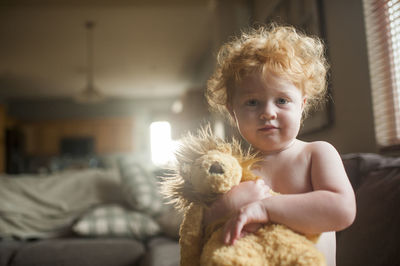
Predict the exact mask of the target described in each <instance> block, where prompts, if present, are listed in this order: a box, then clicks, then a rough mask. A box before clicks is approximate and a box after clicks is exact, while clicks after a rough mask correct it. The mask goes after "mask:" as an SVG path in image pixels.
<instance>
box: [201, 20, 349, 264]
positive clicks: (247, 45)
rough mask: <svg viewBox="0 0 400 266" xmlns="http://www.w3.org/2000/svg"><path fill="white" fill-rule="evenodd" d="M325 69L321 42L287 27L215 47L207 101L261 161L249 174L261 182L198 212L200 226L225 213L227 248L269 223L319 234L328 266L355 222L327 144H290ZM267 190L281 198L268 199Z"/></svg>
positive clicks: (317, 94)
mask: <svg viewBox="0 0 400 266" xmlns="http://www.w3.org/2000/svg"><path fill="white" fill-rule="evenodd" d="M327 68H328V65H327V62H326V59H325V57H324V47H323V44H322V42H321V41H320V40H319V39H318V38H314V37H308V36H306V35H304V34H302V33H300V32H299V31H297V30H295V29H294V28H293V27H283V26H276V25H271V26H270V27H268V28H260V29H257V30H253V31H251V32H248V33H244V34H243V35H242V36H241V38H238V39H236V40H233V41H231V42H229V43H227V44H225V45H223V46H222V48H221V50H220V52H219V54H218V64H217V68H216V71H215V73H214V75H213V76H212V78H211V79H210V80H209V83H208V87H207V95H206V96H207V99H208V102H209V104H210V105H211V106H212V107H214V108H216V109H217V110H218V111H221V112H223V113H225V114H227V116H228V117H229V119H231V121H232V122H233V123H234V124H235V125H236V126H237V128H238V130H239V132H240V134H241V136H242V137H243V138H244V139H245V140H246V141H247V142H248V143H249V144H250V145H251V146H252V147H253V148H254V149H255V150H257V151H258V152H259V153H260V154H261V156H262V159H263V160H262V161H261V162H260V163H258V164H257V165H256V166H255V167H254V170H253V171H254V173H255V174H256V175H258V176H260V177H262V180H261V181H257V182H253V181H249V182H244V183H241V184H239V185H238V186H236V187H234V188H232V189H231V190H230V191H229V192H228V193H226V194H225V195H224V196H222V197H221V198H220V199H219V200H217V201H216V202H215V203H214V204H213V205H212V206H211V208H210V209H209V211H208V212H206V214H205V219H204V223H205V224H209V223H211V222H212V221H214V220H216V219H219V218H220V217H223V216H225V215H228V214H231V218H230V219H229V220H228V222H227V223H226V225H225V227H224V241H225V243H226V244H234V242H235V240H237V239H238V238H240V237H241V236H243V235H244V234H246V233H248V232H253V231H254V230H256V229H257V228H258V227H259V226H257V225H260V224H264V223H267V222H269V221H271V222H274V223H280V224H285V225H287V226H288V227H290V228H292V229H293V230H295V231H298V232H300V233H304V234H316V233H322V235H321V237H320V240H319V242H318V243H317V248H318V249H319V250H321V252H322V253H323V254H324V255H325V257H326V260H327V264H328V265H335V247H336V243H335V241H336V240H335V231H338V230H342V229H344V228H346V227H348V226H350V225H351V224H352V222H353V220H354V218H355V213H356V207H355V198H354V192H353V190H352V187H351V185H350V182H349V181H348V178H347V175H346V172H345V170H344V167H343V164H342V161H341V158H340V156H339V154H338V152H337V151H336V150H335V148H334V147H333V146H332V145H330V144H328V143H327V142H323V141H317V142H304V141H301V140H299V139H297V135H298V132H299V130H300V127H301V123H302V120H303V118H304V116H305V115H306V114H307V111H308V110H309V108H310V107H311V106H314V105H315V104H316V103H318V102H319V101H320V100H321V99H323V97H324V95H325V92H326V72H327ZM269 189H272V190H273V191H276V192H279V193H280V195H277V196H274V197H270V195H269V192H268V191H269Z"/></svg>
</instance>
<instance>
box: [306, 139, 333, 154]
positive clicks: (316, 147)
mask: <svg viewBox="0 0 400 266" xmlns="http://www.w3.org/2000/svg"><path fill="white" fill-rule="evenodd" d="M303 149H304V151H307V152H309V153H310V154H311V155H312V156H327V155H332V156H338V155H339V154H338V152H337V150H336V148H335V147H334V146H333V145H332V144H330V143H329V142H326V141H313V142H303Z"/></svg>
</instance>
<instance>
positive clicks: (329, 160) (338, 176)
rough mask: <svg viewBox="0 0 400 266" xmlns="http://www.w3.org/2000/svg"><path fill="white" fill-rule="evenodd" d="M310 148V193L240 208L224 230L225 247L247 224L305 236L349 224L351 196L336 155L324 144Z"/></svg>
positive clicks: (342, 227) (316, 143)
mask: <svg viewBox="0 0 400 266" xmlns="http://www.w3.org/2000/svg"><path fill="white" fill-rule="evenodd" d="M310 145H312V146H311V148H312V154H311V156H312V157H311V182H312V186H313V191H312V192H308V193H304V194H285V195H277V196H274V197H269V198H266V199H264V200H260V201H257V202H253V203H251V204H248V205H246V206H244V207H242V208H241V209H240V210H239V212H238V213H237V214H236V215H235V216H233V217H232V218H231V219H230V220H229V221H228V222H227V224H226V226H225V236H224V239H225V242H226V243H234V241H235V240H236V239H238V238H239V237H240V235H241V233H242V230H243V227H244V226H245V225H246V224H249V223H266V222H268V221H272V222H276V223H281V224H285V225H287V226H288V227H290V228H292V229H293V230H295V231H298V232H301V233H305V234H316V233H321V232H326V231H338V230H342V229H344V228H346V227H348V226H350V225H351V224H352V222H353V221H354V218H355V213H356V205H355V198H354V192H353V189H352V187H351V185H350V182H349V181H348V178H347V175H346V172H345V170H344V167H343V164H342V160H341V158H340V156H339V154H338V153H337V151H336V150H335V148H333V147H332V146H331V145H329V144H327V143H325V142H315V143H312V144H310Z"/></svg>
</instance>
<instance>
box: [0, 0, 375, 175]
mask: <svg viewBox="0 0 400 266" xmlns="http://www.w3.org/2000/svg"><path fill="white" fill-rule="evenodd" d="M0 3H1V4H0V171H1V172H7V173H22V172H32V173H33V172H40V171H43V170H48V169H50V168H51V165H50V164H51V163H54V160H55V158H56V159H57V160H60V158H65V157H68V158H71V157H77V158H90V160H86V161H80V164H81V165H80V166H82V165H84V164H89V165H90V164H96V163H99V161H98V160H96V158H98V157H99V156H103V155H110V154H124V153H132V154H137V155H139V156H141V157H143V158H148V159H149V160H150V158H152V160H153V162H156V163H164V162H166V161H168V158H169V157H168V156H170V151H171V149H172V148H173V146H174V143H175V141H177V140H179V138H180V136H182V134H184V133H185V132H187V131H193V130H196V129H197V128H198V127H199V126H200V125H201V124H202V123H204V122H206V121H209V122H210V123H211V125H212V127H213V128H214V130H215V131H216V132H217V133H218V134H220V135H221V136H226V137H230V136H232V135H236V133H235V131H234V130H233V129H232V128H231V127H230V126H229V124H228V123H226V122H225V121H224V119H222V118H221V117H219V116H216V115H215V114H211V113H210V112H209V111H208V107H207V104H206V102H205V99H204V96H203V95H204V90H205V87H206V82H207V79H208V78H209V77H210V75H211V73H212V71H213V69H214V62H215V56H216V52H217V49H218V47H219V46H220V45H221V44H222V43H224V42H225V41H227V40H229V38H230V37H232V36H234V35H237V34H239V33H240V31H241V30H242V29H245V28H247V27H250V26H254V25H258V24H263V23H268V22H270V21H276V22H281V23H289V24H292V25H295V26H296V27H298V28H300V29H303V30H304V31H306V32H308V33H310V34H314V35H318V36H320V37H321V38H322V39H323V40H324V41H325V43H326V46H327V56H328V58H329V62H330V64H331V69H330V73H329V92H330V93H329V100H328V101H327V103H326V105H325V106H324V107H323V108H322V109H321V110H319V111H318V112H315V113H313V114H312V116H311V117H310V118H309V119H308V120H306V121H305V124H304V127H303V129H302V131H301V134H300V139H303V140H306V141H312V140H326V141H328V142H330V143H332V144H333V145H334V146H335V147H336V148H337V149H338V151H339V152H340V153H341V154H344V153H353V152H378V146H377V142H376V139H375V134H374V118H373V110H372V100H371V86H370V77H369V71H368V53H367V41H366V34H365V24H364V16H363V4H362V1H361V0H351V1H347V0H337V1H329V0H270V1H261V0H235V1H227V0H169V1H160V0H132V1H128V0H112V1H110V0H98V1H91V0H69V1H67V0H53V1H50V0H30V1H28V0H15V1H11V0H10V1H4V0H1V1H0ZM64 163H65V162H64ZM59 164H60V163H59ZM84 166H87V165H84ZM53 167H60V165H58V166H54V165H53ZM82 167H83V166H82Z"/></svg>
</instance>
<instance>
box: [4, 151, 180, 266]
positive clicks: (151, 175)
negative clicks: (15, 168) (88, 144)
mask: <svg viewBox="0 0 400 266" xmlns="http://www.w3.org/2000/svg"><path fill="white" fill-rule="evenodd" d="M156 170H157V169H155V168H153V167H152V166H149V165H146V164H145V163H143V162H142V161H140V160H138V159H137V158H135V157H134V156H122V157H119V158H118V160H116V162H115V163H113V164H112V165H111V166H108V167H105V168H84V169H63V170H62V171H57V172H51V173H47V174H44V175H43V174H20V175H1V176H0V266H8V265H10V266H33V265H37V266H46V265H52V266H58V265H60V266H61V265H65V266H68V265H71V266H72V265H74V266H80V265H81V266H83V265H88V266H89V265H93V266H94V265H96V266H101V265H104V266H106V265H110V266H111V265H112V266H119V265H121V266H123V265H124V266H127V265H138V266H145V265H161V266H162V265H165V266H173V265H179V244H178V241H177V239H178V230H179V224H180V222H181V220H182V215H181V214H180V213H177V212H176V211H175V210H174V208H173V207H172V206H170V205H168V204H166V203H165V201H164V200H163V198H162V197H161V195H160V193H159V189H158V186H157V181H158V180H157V174H159V173H157V171H156Z"/></svg>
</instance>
